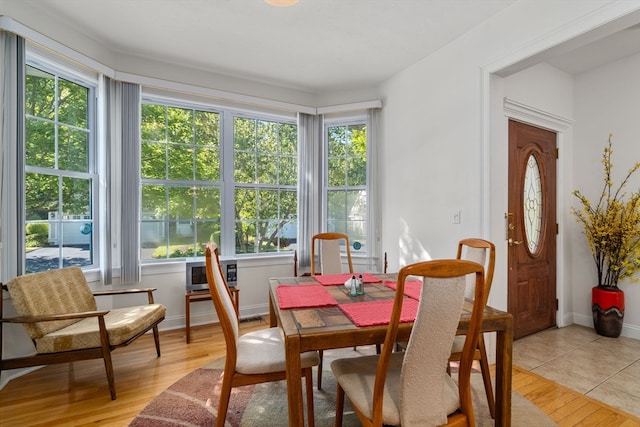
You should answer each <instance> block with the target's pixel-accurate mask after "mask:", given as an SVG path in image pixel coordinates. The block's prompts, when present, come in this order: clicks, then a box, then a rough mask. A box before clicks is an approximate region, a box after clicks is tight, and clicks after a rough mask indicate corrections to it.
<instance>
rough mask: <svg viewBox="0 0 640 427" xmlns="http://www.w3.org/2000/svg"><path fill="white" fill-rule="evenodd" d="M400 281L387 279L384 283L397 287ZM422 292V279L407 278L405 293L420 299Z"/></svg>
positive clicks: (393, 287)
mask: <svg viewBox="0 0 640 427" xmlns="http://www.w3.org/2000/svg"><path fill="white" fill-rule="evenodd" d="M397 284H398V282H396V281H393V280H385V281H384V285H385V286H386V287H387V288H391V289H395V288H396V285H397ZM421 292H422V282H421V281H420V280H405V281H404V294H405V295H406V296H408V297H411V298H413V299H417V300H419V299H420V294H421Z"/></svg>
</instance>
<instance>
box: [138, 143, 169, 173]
mask: <svg viewBox="0 0 640 427" xmlns="http://www.w3.org/2000/svg"><path fill="white" fill-rule="evenodd" d="M166 149H167V145H166V144H157V143H145V142H143V143H142V146H141V150H140V151H141V153H140V159H141V162H140V163H141V165H140V170H141V175H142V178H148V179H165V178H166V176H167V159H166Z"/></svg>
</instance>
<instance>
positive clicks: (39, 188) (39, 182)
mask: <svg viewBox="0 0 640 427" xmlns="http://www.w3.org/2000/svg"><path fill="white" fill-rule="evenodd" d="M58 202H59V186H58V177H57V176H54V175H45V174H39V173H27V174H26V175H25V218H26V220H27V221H37V220H47V219H48V218H49V213H50V212H58V206H59V205H58Z"/></svg>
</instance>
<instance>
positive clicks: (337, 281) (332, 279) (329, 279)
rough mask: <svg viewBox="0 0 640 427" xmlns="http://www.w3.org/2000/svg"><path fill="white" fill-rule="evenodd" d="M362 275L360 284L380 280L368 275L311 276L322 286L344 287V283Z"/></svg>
mask: <svg viewBox="0 0 640 427" xmlns="http://www.w3.org/2000/svg"><path fill="white" fill-rule="evenodd" d="M360 274H362V283H379V282H381V281H382V280H381V279H380V278H379V277H377V276H374V275H373V274H369V273H342V274H319V275H317V276H313V278H314V279H316V281H317V282H318V283H320V284H322V285H325V286H329V285H344V282H346V281H347V280H349V279H351V278H352V277H353V276H356V279H357V278H358V276H359V275H360Z"/></svg>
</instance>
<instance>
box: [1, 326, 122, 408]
mask: <svg viewBox="0 0 640 427" xmlns="http://www.w3.org/2000/svg"><path fill="white" fill-rule="evenodd" d="M0 327H2V326H0ZM98 328H99V330H100V347H102V359H103V360H104V370H105V371H106V372H107V381H108V382H109V393H111V400H116V383H115V379H114V376H113V362H112V361H111V346H110V344H109V334H108V333H107V327H106V325H105V323H104V316H98ZM0 356H1V355H0Z"/></svg>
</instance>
